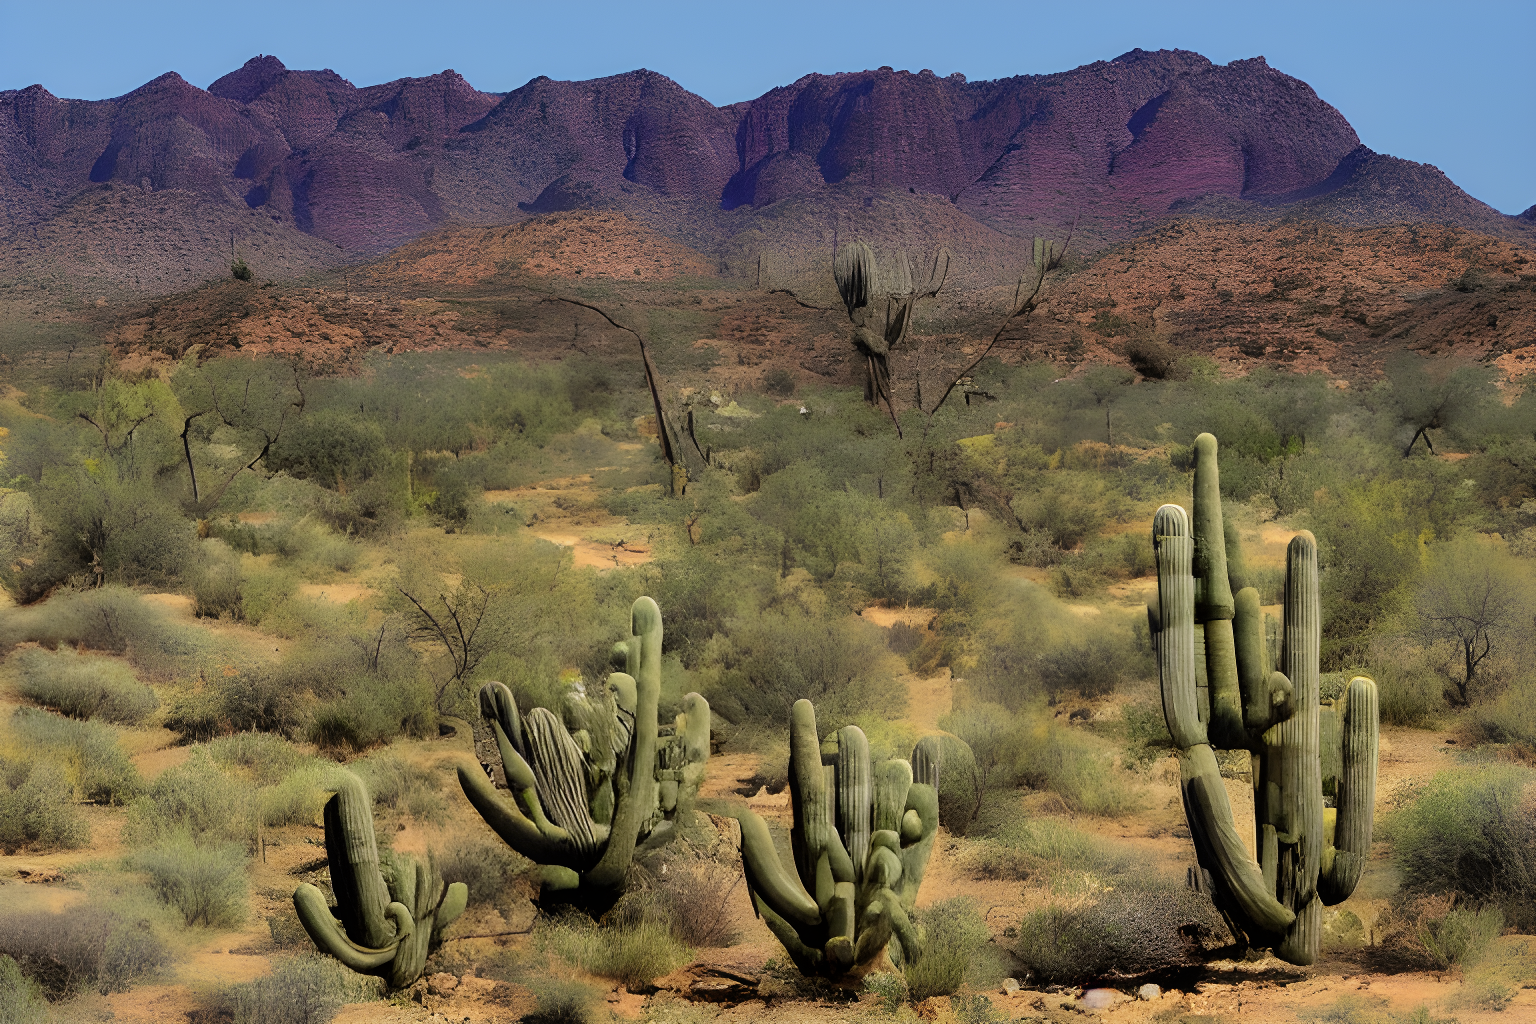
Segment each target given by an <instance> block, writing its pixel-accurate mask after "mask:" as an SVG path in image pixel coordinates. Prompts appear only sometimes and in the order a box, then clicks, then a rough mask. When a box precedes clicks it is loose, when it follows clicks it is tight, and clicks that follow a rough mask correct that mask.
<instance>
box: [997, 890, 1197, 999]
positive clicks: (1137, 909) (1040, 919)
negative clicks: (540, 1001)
mask: <svg viewBox="0 0 1536 1024" xmlns="http://www.w3.org/2000/svg"><path fill="white" fill-rule="evenodd" d="M1226 938H1227V931H1226V928H1225V926H1224V925H1223V924H1222V922H1221V916H1220V914H1218V913H1217V912H1216V908H1215V907H1214V906H1213V905H1212V904H1211V901H1210V899H1209V898H1207V897H1206V896H1203V895H1201V894H1199V893H1196V892H1194V891H1193V890H1191V889H1189V888H1188V887H1186V886H1184V885H1183V884H1181V883H1179V882H1174V881H1166V880H1160V879H1138V878H1133V877H1130V876H1127V877H1124V878H1122V879H1120V880H1119V881H1118V882H1117V883H1116V884H1115V886H1114V888H1112V889H1106V890H1103V891H1100V892H1098V893H1096V894H1094V895H1092V896H1089V897H1088V898H1086V899H1085V900H1083V901H1082V902H1079V903H1075V904H1064V903H1052V904H1051V905H1049V906H1046V907H1042V908H1041V909H1039V910H1035V911H1032V912H1031V913H1030V914H1029V915H1028V916H1027V917H1025V918H1024V920H1023V921H1022V922H1021V923H1020V924H1019V937H1018V941H1017V943H1016V945H1015V947H1014V953H1015V955H1016V956H1017V957H1018V958H1019V959H1020V960H1021V961H1023V963H1024V964H1025V965H1026V966H1027V967H1028V968H1029V969H1030V970H1031V971H1033V972H1034V973H1035V975H1036V977H1038V978H1040V979H1041V980H1042V981H1053V982H1061V983H1070V982H1074V981H1087V980H1089V979H1096V978H1104V977H1114V976H1121V977H1134V976H1137V975H1141V974H1147V973H1150V972H1152V971H1157V970H1164V969H1168V968H1172V967H1177V966H1180V965H1183V964H1186V963H1189V962H1191V961H1198V960H1199V959H1200V958H1201V954H1202V953H1203V951H1204V947H1205V945H1206V944H1207V943H1209V942H1219V941H1222V940H1225V939H1226Z"/></svg>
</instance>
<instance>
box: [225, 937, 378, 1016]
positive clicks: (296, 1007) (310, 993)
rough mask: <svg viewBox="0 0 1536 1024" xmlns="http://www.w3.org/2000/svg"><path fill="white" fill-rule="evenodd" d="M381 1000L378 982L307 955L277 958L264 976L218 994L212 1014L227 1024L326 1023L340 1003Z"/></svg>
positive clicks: (324, 957) (328, 959)
mask: <svg viewBox="0 0 1536 1024" xmlns="http://www.w3.org/2000/svg"><path fill="white" fill-rule="evenodd" d="M382 995H383V982H382V981H380V979H378V978H371V977H368V976H367V975H362V974H354V973H353V972H351V971H349V970H347V969H346V968H345V967H343V966H342V965H341V964H339V963H337V962H336V961H335V960H333V959H331V958H330V957H328V956H320V955H319V954H315V953H308V954H300V955H297V956H285V957H279V958H277V960H276V961H275V962H274V964H273V966H272V973H271V974H270V975H268V976H267V977H265V978H257V979H256V980H255V981H248V982H242V983H241V984H238V985H231V986H229V987H227V988H224V989H221V990H220V991H219V992H218V993H217V994H215V995H214V997H213V1003H214V1007H213V1009H214V1012H215V1013H216V1014H217V1015H218V1016H219V1017H220V1018H221V1019H224V1020H228V1021H230V1022H231V1024H326V1022H327V1021H329V1020H330V1019H331V1018H333V1017H335V1016H336V1011H337V1010H339V1009H341V1007H342V1006H343V1005H345V1004H346V1003H353V1002H362V1001H363V1000H366V999H378V998H380V997H381V996H382Z"/></svg>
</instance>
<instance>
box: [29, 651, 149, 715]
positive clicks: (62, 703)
mask: <svg viewBox="0 0 1536 1024" xmlns="http://www.w3.org/2000/svg"><path fill="white" fill-rule="evenodd" d="M17 660H18V661H19V662H20V667H21V685H20V687H19V689H20V691H21V695H22V696H23V697H26V698H27V699H28V700H35V701H37V702H38V703H39V704H42V705H44V706H45V707H50V708H53V709H54V710H56V711H58V712H60V713H61V714H65V715H68V716H69V717H70V718H80V719H88V718H100V719H104V720H105V721H108V722H117V723H119V724H122V725H137V724H139V723H140V722H143V721H144V720H145V719H146V718H148V717H149V716H150V715H152V714H154V712H155V709H156V708H157V707H159V704H160V702H159V700H158V699H156V697H155V691H154V690H151V689H150V688H149V687H148V686H145V685H144V684H143V683H141V682H139V681H138V679H137V678H136V677H135V676H134V673H133V669H131V668H129V667H128V666H127V665H126V664H124V663H123V662H121V661H119V660H117V659H115V658H102V657H96V656H92V655H84V654H76V653H75V651H74V649H73V648H71V647H69V646H68V645H65V644H60V645H59V649H58V650H57V651H56V652H49V651H46V650H42V649H33V650H28V651H23V652H22V653H21V654H20V655H19V656H18V658H17Z"/></svg>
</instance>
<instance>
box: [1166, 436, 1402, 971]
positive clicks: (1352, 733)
mask: <svg viewBox="0 0 1536 1024" xmlns="http://www.w3.org/2000/svg"><path fill="white" fill-rule="evenodd" d="M1194 506H1195V514H1194V518H1193V523H1191V520H1190V517H1189V516H1187V515H1186V514H1185V512H1184V509H1182V508H1181V507H1179V506H1178V505H1164V506H1163V507H1162V508H1160V509H1158V510H1157V515H1156V517H1155V518H1154V520H1153V525H1152V543H1153V546H1154V548H1155V550H1156V554H1157V589H1158V604H1157V606H1155V607H1153V606H1149V607H1148V609H1147V617H1148V621H1149V623H1150V625H1151V627H1152V637H1153V642H1154V644H1155V646H1156V649H1157V659H1158V670H1159V673H1160V675H1161V677H1162V691H1163V712H1164V715H1165V716H1166V718H1167V721H1168V731H1169V732H1170V733H1171V734H1172V736H1173V741H1174V745H1175V746H1176V747H1177V748H1178V756H1179V765H1180V775H1181V778H1182V790H1183V795H1184V810H1185V815H1186V816H1187V818H1188V820H1189V829H1190V833H1191V835H1192V837H1193V838H1194V843H1195V854H1196V859H1197V861H1198V863H1199V870H1198V871H1196V872H1193V873H1192V881H1193V883H1194V884H1195V885H1196V887H1197V888H1200V889H1202V890H1204V891H1208V892H1209V893H1210V894H1211V898H1212V900H1213V901H1214V902H1215V904H1216V906H1217V908H1218V909H1220V910H1221V912H1222V913H1223V914H1224V915H1225V916H1226V918H1227V922H1228V924H1229V925H1230V926H1231V928H1232V932H1233V935H1234V936H1236V937H1237V938H1238V940H1239V941H1245V942H1247V943H1249V944H1250V945H1253V946H1256V947H1260V948H1264V947H1268V948H1272V949H1273V950H1274V952H1275V954H1276V955H1277V956H1279V957H1280V958H1281V959H1283V960H1286V961H1288V962H1290V963H1293V964H1302V965H1305V964H1310V963H1312V962H1313V961H1314V960H1315V959H1316V958H1317V952H1318V948H1319V942H1320V940H1321V937H1322V918H1321V908H1322V906H1324V905H1328V906H1332V905H1334V904H1337V903H1340V902H1342V901H1343V900H1345V899H1347V898H1348V897H1349V895H1350V893H1351V892H1353V891H1354V888H1355V884H1356V883H1357V882H1358V881H1359V879H1360V872H1361V869H1362V868H1363V866H1364V864H1365V860H1366V858H1367V857H1368V856H1369V855H1370V848H1371V827H1372V821H1373V817H1374V807H1375V801H1376V750H1377V742H1378V725H1377V706H1376V684H1375V683H1374V682H1372V681H1371V680H1369V679H1366V678H1365V677H1363V676H1358V677H1356V678H1354V679H1353V680H1351V681H1350V683H1349V686H1348V687H1347V689H1346V691H1345V693H1344V696H1343V697H1342V698H1341V699H1339V700H1336V701H1329V702H1327V703H1326V704H1324V703H1321V702H1320V700H1319V681H1320V673H1319V664H1318V658H1319V644H1320V638H1321V628H1322V617H1321V612H1320V607H1319V598H1318V578H1317V541H1316V540H1315V539H1314V538H1313V536H1312V535H1311V534H1310V533H1307V532H1305V531H1303V532H1302V533H1299V534H1297V535H1296V536H1295V537H1294V538H1292V539H1291V543H1290V546H1289V548H1288V549H1287V551H1286V578H1285V606H1284V620H1283V622H1282V624H1281V626H1282V628H1281V630H1280V631H1279V632H1278V634H1277V633H1276V631H1275V630H1274V629H1273V623H1272V622H1271V621H1267V620H1268V616H1266V615H1265V614H1264V613H1263V612H1262V610H1261V609H1260V607H1259V595H1258V591H1257V590H1254V589H1253V588H1252V587H1242V586H1241V584H1242V582H1243V579H1242V573H1243V571H1244V570H1243V569H1242V562H1241V552H1240V550H1239V549H1238V547H1237V538H1236V534H1235V532H1228V531H1226V530H1225V529H1224V528H1223V523H1222V514H1221V488H1220V479H1219V476H1218V471H1217V464H1216V439H1215V438H1214V437H1212V436H1211V435H1210V434H1201V435H1200V436H1199V437H1198V438H1197V439H1196V440H1195V495H1194ZM1229 547H1230V551H1229ZM1234 580H1235V581H1236V582H1237V583H1238V585H1239V588H1240V589H1239V590H1238V592H1237V593H1236V594H1235V595H1234V594H1233V592H1232V590H1233V582H1234ZM1276 638H1278V640H1279V643H1278V645H1276V644H1275V643H1274V642H1273V640H1274V639H1276ZM1276 648H1278V650H1277V649H1276ZM1276 653H1278V661H1279V668H1278V670H1272V666H1271V660H1272V658H1274V656H1275V654H1276ZM1202 668H1203V669H1204V671H1203V673H1202V672H1201V671H1200V670H1201V669H1202ZM1202 677H1203V678H1202ZM1212 747H1216V748H1218V749H1226V750H1247V751H1249V752H1250V753H1251V754H1252V758H1253V786H1254V812H1255V813H1254V818H1255V826H1256V828H1255V831H1256V834H1255V837H1254V840H1255V848H1256V849H1257V850H1258V851H1259V856H1258V861H1257V863H1255V861H1254V859H1253V858H1252V857H1251V856H1250V855H1249V854H1248V851H1247V849H1246V848H1245V847H1244V845H1243V842H1242V840H1241V839H1240V838H1239V837H1238V834H1237V830H1236V828H1235V827H1234V825H1233V820H1232V807H1231V804H1230V803H1229V802H1228V800H1227V792H1226V789H1225V787H1224V786H1223V784H1222V781H1221V772H1220V770H1219V769H1218V767H1217V764H1216V758H1215V755H1214V753H1213V752H1212ZM1330 798H1331V799H1332V801H1333V805H1332V806H1326V804H1327V803H1328V801H1329V799H1330Z"/></svg>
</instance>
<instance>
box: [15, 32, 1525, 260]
mask: <svg viewBox="0 0 1536 1024" xmlns="http://www.w3.org/2000/svg"><path fill="white" fill-rule="evenodd" d="M1417 166H1418V165H1405V164H1403V162H1401V161H1393V160H1391V158H1383V157H1378V156H1377V155H1375V154H1372V153H1371V152H1370V151H1369V150H1367V149H1365V148H1364V147H1362V146H1360V143H1359V139H1358V138H1357V137H1356V135H1355V133H1354V131H1353V129H1351V128H1350V126H1349V123H1348V122H1347V121H1345V119H1344V118H1343V116H1342V115H1340V113H1339V112H1338V111H1336V110H1334V109H1333V108H1332V107H1330V106H1329V105H1328V104H1326V103H1324V102H1323V101H1322V100H1320V99H1319V98H1318V97H1317V95H1316V94H1315V93H1314V92H1313V91H1312V90H1311V88H1309V87H1308V86H1307V85H1306V84H1305V83H1304V82H1301V81H1298V80H1297V79H1294V78H1291V77H1289V76H1287V75H1284V74H1281V73H1280V72H1278V71H1276V70H1274V69H1272V68H1270V67H1269V66H1268V65H1267V64H1266V63H1265V62H1264V59H1263V58H1262V57H1257V58H1254V59H1252V60H1246V61H1235V62H1233V63H1232V64H1229V65H1226V66H1217V65H1213V64H1212V63H1211V62H1210V61H1208V60H1206V59H1205V58H1204V57H1201V56H1200V55H1199V54H1195V53H1190V52H1187V51H1181V50H1171V51H1169V50H1164V51H1158V52H1156V53H1147V52H1144V51H1141V50H1133V51H1131V52H1130V53H1127V54H1123V55H1122V56H1120V57H1118V58H1116V59H1115V60H1113V61H1107V62H1105V61H1100V62H1098V63H1096V64H1091V65H1087V66H1084V67H1080V68H1077V69H1075V70H1072V71H1067V72H1063V73H1061V74H1055V75H1044V76H1021V77H1017V78H1009V79H1001V80H998V81H991V82H967V81H965V79H964V77H963V76H960V75H952V76H950V77H949V78H938V77H936V76H935V75H933V74H932V73H931V72H921V73H919V74H911V73H908V72H905V71H901V72H898V71H892V70H890V69H881V70H879V71H864V72H857V73H852V74H837V75H830V76H827V75H808V76H806V77H805V78H802V79H800V80H799V81H797V82H795V83H794V84H792V85H788V86H784V87H782V88H778V89H774V90H772V91H771V92H769V93H767V94H765V95H764V96H762V97H759V98H758V99H756V100H753V101H750V102H746V103H738V104H733V105H731V106H729V107H720V108H717V107H715V106H713V105H711V104H710V103H708V102H706V101H705V100H703V99H701V98H700V97H698V96H695V95H693V94H692V93H689V92H687V91H686V90H684V89H683V88H681V87H680V86H678V85H677V84H676V83H674V82H672V81H670V80H669V79H667V78H665V77H663V76H661V75H658V74H656V73H654V72H650V71H644V70H641V71H633V72H629V73H627V74H622V75H615V76H613V77H611V78H601V79H595V80H592V81H587V82H556V81H552V80H550V79H548V78H543V77H541V78H536V79H534V80H533V81H531V82H529V83H528V84H527V85H525V86H523V87H522V88H520V89H517V90H515V91H514V92H511V93H508V94H506V95H499V94H493V93H483V92H479V91H477V90H476V89H474V88H473V87H472V86H471V85H470V84H469V83H467V82H466V81H464V79H463V78H461V77H460V76H459V75H458V74H456V73H455V72H453V71H444V72H442V73H441V74H437V75H433V76H431V77H428V78H409V79H401V80H399V81H396V82H390V83H387V84H384V85H378V86H370V87H367V88H357V87H356V86H354V85H352V84H351V83H350V82H347V81H346V80H345V79H343V78H341V77H340V76H338V75H337V74H335V73H334V72H331V71H290V70H288V69H287V68H285V67H284V66H283V64H282V62H281V61H279V60H278V59H277V58H276V57H271V56H261V57H255V58H252V59H251V60H250V61H248V62H247V63H246V64H245V66H244V67H242V68H240V69H239V70H238V71H235V72H232V73H231V74H228V75H226V76H224V77H223V78H221V79H219V80H218V81H216V82H214V83H213V85H211V86H210V87H209V89H208V90H207V91H203V90H201V89H197V88H195V87H194V86H192V85H189V84H188V83H187V82H185V81H183V80H182V79H181V78H180V77H179V76H177V75H175V74H167V75H164V76H162V77H160V78H157V79H155V80H154V81H153V82H150V83H148V84H147V85H145V86H143V87H142V88H140V89H137V90H135V91H134V92H131V93H129V94H128V95H126V96H121V97H118V98H116V99H112V100H102V101H96V102H85V101H76V100H61V99H57V98H55V97H54V96H52V95H50V94H49V93H48V92H47V91H46V90H45V89H43V88H42V87H41V86H32V87H31V88H28V89H23V90H19V91H10V92H0V174H3V175H4V177H3V178H0V181H4V182H5V184H4V185H0V208H3V212H4V214H6V215H7V216H8V219H9V221H10V224H11V225H13V228H12V229H11V230H12V231H15V230H21V229H20V228H19V227H14V226H17V225H24V224H30V225H36V224H39V223H41V222H45V221H47V220H49V219H50V218H52V217H56V216H58V215H59V214H60V212H61V211H62V210H64V209H65V207H66V206H68V205H69V204H70V203H72V202H73V203H75V205H76V207H78V206H79V203H78V202H76V197H78V196H80V195H81V194H82V193H84V192H85V191H87V190H89V189H91V188H93V187H94V188H98V189H100V188H103V187H105V188H113V187H121V186H128V187H130V188H132V189H134V190H137V191H138V192H140V193H155V192H163V191H167V190H170V191H174V192H176V193H177V194H182V195H186V196H191V197H195V198H196V200H197V201H198V202H199V203H203V204H207V203H212V204H215V206H217V207H220V208H227V209H228V210H229V211H230V212H231V215H233V214H234V213H239V214H240V216H242V217H245V216H247V213H248V212H252V211H260V213H262V214H264V215H266V216H265V217H261V218H258V219H260V220H261V221H262V223H266V219H267V217H269V218H270V220H271V221H272V222H273V223H275V224H277V225H279V226H280V227H281V228H282V229H283V230H289V231H291V230H295V229H296V230H297V231H298V232H301V233H303V234H307V235H310V236H315V237H316V238H318V239H322V240H324V241H327V242H331V243H334V244H335V245H337V246H340V247H341V249H342V250H345V251H348V252H353V253H370V252H377V251H380V250H382V249H386V248H389V247H392V246H395V245H398V244H400V243H401V242H403V241H405V240H407V239H409V238H412V237H414V236H416V235H418V234H420V233H422V232H423V231H426V230H428V229H430V228H432V227H434V226H435V225H438V224H441V223H443V222H445V221H449V220H452V221H458V222H467V223H479V224H494V223H507V222H510V221H515V220H518V219H520V218H521V217H523V216H525V215H527V214H530V213H544V212H552V211H558V210H568V209H575V208H582V207H597V208H608V209H629V210H634V211H639V212H649V213H650V214H651V215H652V216H653V219H654V218H655V216H656V215H657V211H666V214H665V217H666V218H669V219H670V220H671V221H672V222H674V223H675V224H678V225H684V224H686V225H687V226H688V230H689V231H691V232H692V233H693V235H694V237H695V238H698V237H707V236H708V235H709V234H710V232H712V231H718V230H721V229H719V228H717V227H711V225H716V224H718V216H719V215H718V214H717V213H716V212H715V211H718V210H721V209H724V210H733V209H739V208H761V207H765V206H768V205H770V204H773V203H777V202H780V201H782V200H786V199H820V200H823V201H826V202H832V203H838V204H850V203H851V204H858V203H860V202H867V201H868V200H869V199H870V197H873V196H877V195H881V194H888V193H892V192H899V193H907V192H913V193H922V194H927V195H932V196H942V197H944V198H945V199H946V200H948V201H950V202H951V203H953V204H954V206H955V207H957V208H958V209H959V210H960V211H963V212H964V213H965V214H968V215H969V216H970V217H973V218H975V219H976V220H978V221H981V222H982V223H984V224H987V225H989V226H991V227H994V228H997V229H999V230H1001V231H1003V232H1005V233H1008V234H1025V235H1027V234H1030V233H1033V232H1035V231H1039V230H1042V229H1046V228H1050V229H1052V230H1054V229H1057V228H1059V226H1060V225H1061V224H1063V223H1065V222H1068V221H1071V220H1072V219H1074V218H1075V217H1078V216H1082V217H1083V218H1084V220H1085V226H1086V227H1088V228H1089V229H1090V233H1091V234H1092V236H1093V237H1094V238H1096V239H1099V240H1114V239H1116V238H1123V237H1126V236H1128V235H1130V234H1133V233H1134V232H1135V231H1137V230H1139V229H1140V228H1142V227H1144V226H1146V225H1147V224H1149V223H1151V222H1154V221H1156V220H1158V219H1160V218H1163V217H1165V216H1166V215H1168V214H1169V213H1170V212H1172V213H1178V212H1182V211H1186V210H1188V209H1190V208H1191V206H1192V204H1193V205H1197V206H1198V205H1199V204H1206V205H1207V206H1209V205H1210V204H1212V203H1217V204H1219V203H1222V202H1227V203H1233V202H1235V203H1239V204H1243V205H1244V206H1245V207H1254V206H1260V205H1262V206H1274V205H1286V204H1292V203H1297V202H1302V201H1307V202H1308V203H1309V210H1310V211H1311V212H1312V214H1313V215H1315V216H1316V215H1321V216H1324V217H1327V216H1329V209H1330V208H1329V207H1328V206H1327V204H1326V202H1324V203H1322V204H1321V205H1319V203H1320V200H1322V199H1326V197H1328V196H1330V195H1333V194H1334V193H1335V192H1338V191H1339V190H1343V189H1348V188H1353V189H1354V190H1355V193H1361V190H1362V189H1364V191H1365V192H1366V193H1368V192H1370V188H1369V187H1368V183H1367V184H1365V185H1363V184H1362V181H1363V180H1364V179H1370V180H1371V181H1375V180H1377V179H1381V180H1382V181H1385V180H1386V179H1385V178H1382V175H1386V176H1387V177H1392V176H1394V175H1395V176H1396V178H1394V181H1395V180H1397V179H1402V178H1404V176H1405V175H1406V176H1407V177H1409V178H1412V179H1413V180H1414V181H1416V182H1418V183H1420V185H1421V192H1419V193H1416V194H1415V195H1414V196H1413V197H1412V202H1411V204H1410V205H1411V206H1412V207H1413V208H1414V209H1415V210H1417V211H1419V212H1420V213H1421V214H1423V215H1426V216H1430V217H1435V216H1437V215H1438V216H1439V217H1440V218H1441V219H1448V220H1452V221H1455V222H1458V223H1461V222H1467V223H1468V224H1469V226H1475V227H1479V228H1481V229H1483V230H1488V229H1489V224H1491V223H1492V220H1490V218H1501V217H1502V215H1499V214H1497V213H1495V212H1494V211H1491V210H1489V209H1488V208H1486V207H1483V206H1482V205H1481V204H1478V203H1476V202H1475V201H1473V200H1471V199H1470V198H1469V197H1467V196H1466V195H1465V193H1462V192H1461V190H1460V189H1457V188H1456V187H1455V186H1454V185H1453V184H1452V183H1450V182H1449V181H1448V180H1446V179H1444V177H1443V175H1438V172H1435V173H1427V172H1426V173H1417V172H1414V173H1411V174H1409V173H1408V172H1407V171H1406V170H1404V168H1416V167H1417ZM1428 170H1430V171H1432V169H1428ZM1376 191H1377V192H1382V193H1383V194H1385V190H1383V189H1382V188H1377V190H1376ZM1352 194H1354V193H1352ZM1362 194H1363V193H1362ZM1394 202H1397V203H1398V205H1401V197H1398V199H1396V200H1394ZM1340 210H1341V211H1344V212H1342V213H1341V214H1340V216H1341V217H1342V216H1345V215H1346V214H1347V215H1348V216H1352V217H1354V218H1355V219H1356V220H1357V221H1358V220H1359V219H1360V217H1361V216H1364V217H1365V219H1367V220H1369V219H1370V214H1369V211H1367V213H1366V214H1364V215H1362V214H1361V213H1360V207H1359V203H1357V202H1355V201H1353V200H1352V201H1351V202H1350V203H1348V204H1343V203H1342V202H1341V204H1340ZM1468 218H1470V221H1469V220H1468ZM1471 221H1477V222H1478V223H1476V224H1472V223H1471ZM1504 221H1508V222H1509V224H1510V225H1517V227H1515V228H1510V230H1521V231H1525V230H1526V229H1527V227H1528V218H1527V220H1524V221H1522V220H1519V219H1517V218H1502V219H1501V220H1499V223H1500V224H1503V223H1504ZM1484 222H1487V223H1484ZM269 230H270V229H269ZM294 237H299V236H294Z"/></svg>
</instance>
